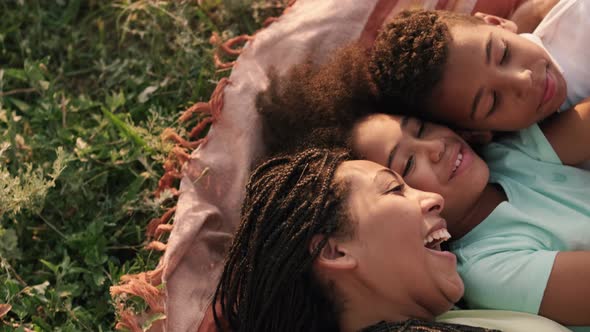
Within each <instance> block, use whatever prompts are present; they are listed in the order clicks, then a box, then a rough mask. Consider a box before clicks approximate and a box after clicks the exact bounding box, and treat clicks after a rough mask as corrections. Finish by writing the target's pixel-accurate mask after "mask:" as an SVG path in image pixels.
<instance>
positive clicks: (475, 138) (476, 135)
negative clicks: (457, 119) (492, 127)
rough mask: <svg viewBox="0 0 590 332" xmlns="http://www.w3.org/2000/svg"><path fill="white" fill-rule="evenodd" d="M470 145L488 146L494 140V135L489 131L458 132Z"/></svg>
mask: <svg viewBox="0 0 590 332" xmlns="http://www.w3.org/2000/svg"><path fill="white" fill-rule="evenodd" d="M456 132H457V134H459V135H460V136H461V137H462V138H463V139H464V140H465V142H467V143H468V144H469V145H474V146H477V145H486V144H488V143H490V142H491V141H492V140H493V139H494V133H492V132H491V131H489V130H462V129H460V130H456Z"/></svg>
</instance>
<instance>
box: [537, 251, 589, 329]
mask: <svg viewBox="0 0 590 332" xmlns="http://www.w3.org/2000/svg"><path fill="white" fill-rule="evenodd" d="M588 280H590V252H588V251H568V252H559V253H558V254H557V256H556V258H555V262H554V263H553V268H552V270H551V275H550V276H549V280H548V281H547V287H546V288H545V293H544V295H543V300H542V301H541V308H540V309H539V315H541V316H545V317H547V318H549V319H552V320H554V321H556V322H558V323H561V324H563V325H590V282H588Z"/></svg>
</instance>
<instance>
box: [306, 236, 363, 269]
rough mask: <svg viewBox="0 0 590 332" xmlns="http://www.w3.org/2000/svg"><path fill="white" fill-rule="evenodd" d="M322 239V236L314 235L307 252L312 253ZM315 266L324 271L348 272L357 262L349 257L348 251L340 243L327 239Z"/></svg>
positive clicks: (352, 257)
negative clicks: (324, 269)
mask: <svg viewBox="0 0 590 332" xmlns="http://www.w3.org/2000/svg"><path fill="white" fill-rule="evenodd" d="M323 239H324V236H322V235H315V236H314V237H313V238H312V240H311V243H310V245H309V251H310V252H313V251H314V250H315V249H316V248H317V247H318V245H319V244H320V242H321V241H322V240H323ZM316 264H318V266H321V267H322V268H326V269H335V270H350V269H354V268H355V267H356V266H357V260H356V258H355V257H354V256H352V255H351V252H350V250H348V248H347V247H346V246H344V245H342V243H340V241H338V240H336V239H334V238H328V241H327V242H326V244H325V245H324V247H323V248H322V249H321V250H320V253H319V255H318V257H317V258H316Z"/></svg>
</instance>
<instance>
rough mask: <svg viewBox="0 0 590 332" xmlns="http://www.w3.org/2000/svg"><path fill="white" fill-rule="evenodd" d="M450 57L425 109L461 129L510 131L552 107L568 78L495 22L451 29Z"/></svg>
mask: <svg viewBox="0 0 590 332" xmlns="http://www.w3.org/2000/svg"><path fill="white" fill-rule="evenodd" d="M450 32H451V35H452V37H453V38H452V39H453V40H452V41H451V42H450V43H449V50H448V60H447V64H446V66H445V69H444V71H443V78H442V80H441V81H440V82H439V83H438V85H437V86H436V87H435V89H434V93H433V98H432V101H431V102H430V105H429V107H428V108H429V112H430V113H431V115H432V116H433V117H434V118H435V119H439V120H442V121H444V122H446V123H449V124H451V125H454V126H458V127H462V128H465V129H479V130H497V131H512V130H519V129H523V128H526V127H528V126H530V125H532V124H533V123H536V122H538V121H540V120H542V119H544V118H546V117H547V116H549V115H551V114H552V113H553V112H555V111H556V110H557V109H558V108H559V106H560V105H561V104H562V103H563V102H564V100H565V97H566V83H565V80H564V78H563V76H562V75H561V73H560V72H559V70H558V69H557V67H556V65H555V64H554V63H553V61H552V60H551V58H550V56H549V54H547V52H546V51H545V50H544V49H543V48H541V47H540V46H538V45H537V44H535V43H533V42H531V41H529V40H528V39H525V38H523V37H521V36H519V35H517V34H515V33H514V32H512V31H509V30H508V29H505V28H502V27H500V26H494V25H486V24H482V25H477V26H465V25H457V26H455V27H453V28H451V30H450Z"/></svg>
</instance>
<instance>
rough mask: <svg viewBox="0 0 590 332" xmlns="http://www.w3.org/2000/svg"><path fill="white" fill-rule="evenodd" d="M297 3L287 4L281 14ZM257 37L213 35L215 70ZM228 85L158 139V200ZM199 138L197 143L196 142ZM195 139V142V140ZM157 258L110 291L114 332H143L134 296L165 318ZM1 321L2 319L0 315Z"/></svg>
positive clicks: (172, 187)
mask: <svg viewBox="0 0 590 332" xmlns="http://www.w3.org/2000/svg"><path fill="white" fill-rule="evenodd" d="M295 2H296V0H289V2H288V3H287V6H286V8H285V10H284V11H283V14H284V13H285V12H286V11H287V10H288V9H289V8H290V7H291V6H293V4H294V3H295ZM277 19H278V18H270V19H267V20H266V21H265V23H264V27H266V26H268V25H270V24H271V23H273V22H276V21H277ZM255 35H256V34H254V35H252V36H250V35H241V36H237V37H234V38H231V39H229V40H227V41H225V42H221V38H220V37H219V35H218V34H216V33H213V35H212V36H211V38H210V40H209V41H210V43H211V44H213V45H215V46H217V47H216V50H215V52H214V54H213V61H214V63H215V66H216V67H217V68H218V69H220V70H224V69H230V68H232V67H233V66H234V65H235V61H231V62H223V61H222V60H221V59H222V54H223V55H225V56H234V57H237V56H239V55H240V54H241V53H242V50H243V48H242V47H237V45H239V44H242V43H245V42H248V41H252V40H253V39H254V37H255ZM229 84H231V82H230V80H229V79H227V78H225V77H224V78H222V79H221V80H220V81H219V83H218V84H217V86H216V87H215V90H214V91H213V93H212V94H211V97H210V99H209V101H208V102H197V103H195V104H194V105H193V106H191V107H189V108H187V109H186V110H185V111H184V112H183V113H182V114H181V116H180V118H179V120H180V122H181V123H186V122H188V121H189V120H191V119H192V118H193V117H194V116H196V115H201V116H202V117H201V118H200V119H198V120H197V123H196V124H195V125H194V126H193V128H192V129H191V130H190V132H189V134H188V139H186V138H183V137H182V136H180V135H179V134H178V133H176V132H175V131H174V130H173V129H172V128H167V129H165V130H164V132H163V133H162V135H161V138H162V139H163V140H167V141H171V142H174V143H175V144H176V145H175V146H174V148H172V150H171V151H170V153H169V155H168V157H167V159H166V161H165V162H164V164H163V168H164V175H162V177H161V178H160V180H159V181H158V187H157V189H156V190H155V192H154V196H156V197H159V196H160V195H161V193H162V192H164V191H168V192H170V193H171V194H172V196H174V197H175V198H177V197H178V196H179V194H180V193H179V191H178V189H177V188H176V187H177V186H176V184H177V182H178V181H179V180H180V179H181V178H182V167H183V165H184V164H185V163H186V162H187V161H189V160H190V152H191V151H193V150H195V149H196V148H198V147H199V146H201V145H203V144H206V143H207V138H208V136H206V135H205V136H204V137H201V138H198V137H200V136H202V134H203V131H204V130H205V129H207V128H208V126H209V125H211V124H213V123H215V122H216V121H217V120H219V118H220V116H221V112H222V109H223V98H224V94H223V91H224V90H225V88H226V87H227V86H228V85H229ZM197 138H198V139H197ZM195 139H196V140H195ZM175 212H176V207H173V208H170V209H168V210H167V211H166V212H165V213H164V214H163V215H162V216H161V217H160V218H154V219H152V220H151V221H150V222H149V224H148V226H147V229H146V239H147V240H148V241H150V242H149V243H148V244H147V245H146V246H145V247H144V248H145V249H147V250H156V251H160V252H163V251H165V250H166V247H167V245H166V244H165V243H164V242H162V241H160V238H161V237H162V235H164V233H170V232H171V231H172V229H173V228H174V225H173V223H172V217H173V216H174V213H175ZM162 257H163V256H161V257H160V262H159V264H158V267H156V269H154V270H153V271H147V272H141V273H137V274H127V275H123V276H121V279H120V282H119V284H118V285H115V286H111V287H110V293H111V298H113V301H114V303H115V308H116V311H117V315H118V321H117V324H116V325H115V328H116V329H118V330H120V329H127V330H130V331H132V332H142V331H143V329H142V327H141V323H142V318H141V316H144V315H141V314H138V313H135V312H134V311H133V310H132V309H131V308H128V307H127V306H126V305H125V302H126V300H127V298H128V297H129V296H130V295H131V296H137V297H140V298H142V299H143V300H144V301H145V302H146V303H147V305H148V307H149V310H148V312H149V313H154V314H160V313H161V314H165V305H164V304H165V296H166V295H165V292H164V291H163V290H162V289H160V288H159V287H158V286H160V285H161V284H162V281H163V280H162V277H163V273H164V269H165V264H164V263H163V261H162ZM0 317H2V315H0Z"/></svg>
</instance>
